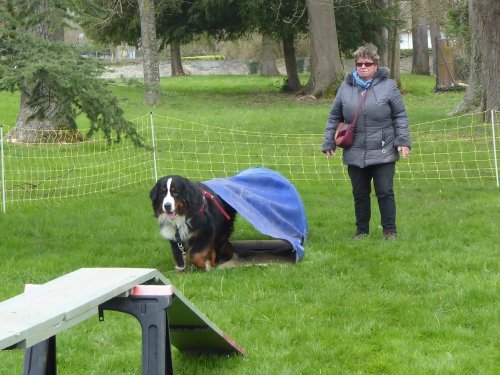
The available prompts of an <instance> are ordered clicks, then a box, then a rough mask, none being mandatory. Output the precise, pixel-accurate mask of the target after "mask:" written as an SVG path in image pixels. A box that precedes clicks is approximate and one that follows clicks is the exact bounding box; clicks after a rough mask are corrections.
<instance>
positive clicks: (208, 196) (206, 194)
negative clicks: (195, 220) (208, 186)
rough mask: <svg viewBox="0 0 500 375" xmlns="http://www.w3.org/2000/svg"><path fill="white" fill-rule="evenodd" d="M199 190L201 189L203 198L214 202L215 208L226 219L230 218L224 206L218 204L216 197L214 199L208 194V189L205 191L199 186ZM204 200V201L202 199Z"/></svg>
mask: <svg viewBox="0 0 500 375" xmlns="http://www.w3.org/2000/svg"><path fill="white" fill-rule="evenodd" d="M200 191H201V194H203V198H208V199H210V200H211V201H212V202H214V204H215V206H216V207H217V209H218V210H219V211H220V213H221V214H222V215H223V216H224V217H225V218H226V219H227V220H231V216H229V215H228V213H227V212H226V211H225V210H224V207H222V206H221V205H220V203H219V202H218V201H217V199H215V197H214V196H213V195H212V194H210V193H209V192H208V191H206V190H205V189H203V188H200ZM204 202H206V201H205V200H204ZM204 206H205V205H203V206H202V208H203V207H204Z"/></svg>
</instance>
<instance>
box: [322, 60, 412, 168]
mask: <svg viewBox="0 0 500 375" xmlns="http://www.w3.org/2000/svg"><path fill="white" fill-rule="evenodd" d="M363 91H364V90H363V89H362V88H360V87H359V86H357V85H356V84H355V83H354V78H353V75H352V73H348V74H347V75H346V77H345V80H344V82H343V83H342V85H341V86H340V88H339V91H338V92H337V96H336V97H335V100H334V101H333V106H332V110H331V111H330V116H329V117H328V122H327V124H326V128H325V138H324V142H323V145H322V151H323V152H326V151H328V150H335V148H336V147H335V143H334V140H333V137H334V135H335V130H336V129H337V125H338V123H339V121H341V120H342V119H343V120H344V121H345V122H346V123H350V122H352V121H353V119H354V115H355V114H356V110H357V108H358V103H359V100H360V99H361V95H362V92H363ZM366 95H367V97H366V99H365V103H364V104H363V107H362V109H361V111H360V113H359V116H358V120H357V122H356V127H355V130H354V142H353V145H352V146H351V147H350V148H348V149H344V151H343V153H342V159H343V161H344V164H346V165H354V166H357V167H360V168H363V167H367V166H369V165H373V164H383V163H388V162H393V161H397V160H398V159H399V153H398V151H397V147H399V146H406V147H409V148H411V141H410V131H409V127H408V118H407V117H406V110H405V107H404V104H403V99H402V97H401V93H400V92H399V90H398V88H397V86H396V82H395V81H394V80H392V79H389V69H387V68H384V67H381V68H379V69H378V70H377V72H376V73H375V74H374V76H373V81H372V84H371V85H370V88H369V89H368V90H367V91H366Z"/></svg>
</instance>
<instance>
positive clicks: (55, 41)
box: [0, 0, 140, 144]
mask: <svg viewBox="0 0 500 375" xmlns="http://www.w3.org/2000/svg"><path fill="white" fill-rule="evenodd" d="M98 12H99V8H97V7H94V4H93V3H92V2H89V1H84V0H81V1H80V0H2V1H0V91H11V92H15V91H19V92H20V95H21V105H20V110H19V116H18V118H17V120H16V124H15V126H14V127H13V128H12V129H11V131H10V132H9V134H8V136H7V138H8V139H10V140H12V141H17V142H39V141H48V140H50V139H51V138H47V137H46V136H45V135H46V134H47V130H69V131H72V134H73V135H71V136H69V139H68V138H67V139H62V140H63V141H68V140H72V141H77V140H79V139H81V137H80V136H79V133H78V130H77V122H76V118H77V117H78V116H79V115H80V114H84V115H85V116H86V117H87V118H88V119H89V120H90V130H89V132H88V135H89V136H91V135H93V134H94V133H96V132H99V131H100V132H102V133H103V134H104V137H105V138H106V139H108V140H109V141H111V140H112V138H113V137H114V136H116V138H117V139H118V140H119V139H120V138H121V137H122V135H125V136H127V137H130V138H131V139H132V140H133V141H134V142H135V143H136V144H139V143H140V137H139V136H138V134H137V132H136V131H135V129H134V127H133V125H132V124H131V123H130V122H129V121H127V120H126V119H125V118H124V117H123V111H122V109H121V108H120V106H119V104H118V101H117V100H116V98H115V97H113V96H112V95H111V94H110V92H109V91H108V90H107V88H106V85H105V81H104V80H102V79H99V76H100V74H101V73H102V71H103V66H102V65H100V64H99V63H98V62H97V61H95V60H93V59H87V58H84V57H82V56H81V55H80V52H79V51H78V50H77V49H76V48H75V47H73V46H69V45H66V44H64V28H65V27H70V23H71V22H76V21H78V17H80V16H83V15H86V16H88V15H97V14H98Z"/></svg>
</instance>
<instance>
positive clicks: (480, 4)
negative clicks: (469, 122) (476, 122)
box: [472, 0, 500, 110]
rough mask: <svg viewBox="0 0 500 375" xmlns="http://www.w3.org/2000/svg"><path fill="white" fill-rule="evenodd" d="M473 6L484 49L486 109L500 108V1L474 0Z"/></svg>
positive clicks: (484, 106)
mask: <svg viewBox="0 0 500 375" xmlns="http://www.w3.org/2000/svg"><path fill="white" fill-rule="evenodd" d="M472 4H473V5H472V6H473V7H474V8H475V12H474V13H476V14H478V17H477V18H478V20H477V21H478V22H477V28H478V30H477V32H476V33H474V32H473V34H472V35H473V37H474V34H477V35H476V36H477V38H478V39H479V43H480V46H481V51H482V56H483V58H482V68H481V72H482V82H483V84H484V94H485V95H484V98H485V100H484V103H483V105H482V107H483V108H484V109H485V110H489V109H494V110H499V109H500V68H499V65H498V64H499V62H500V31H499V28H498V20H499V19H500V2H499V1H488V0H474V1H472Z"/></svg>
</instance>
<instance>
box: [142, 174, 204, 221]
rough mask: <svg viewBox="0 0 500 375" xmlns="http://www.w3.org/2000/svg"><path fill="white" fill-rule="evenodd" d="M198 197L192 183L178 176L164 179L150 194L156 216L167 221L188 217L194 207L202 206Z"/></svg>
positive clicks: (160, 180) (159, 181)
mask: <svg viewBox="0 0 500 375" xmlns="http://www.w3.org/2000/svg"><path fill="white" fill-rule="evenodd" d="M198 195H199V193H198V194H197V192H196V188H195V186H194V185H193V183H191V181H189V180H188V179H187V178H185V177H182V176H177V175H172V176H165V177H162V178H161V179H159V180H158V182H157V183H156V185H155V186H154V187H153V189H151V191H150V193H149V197H150V198H151V203H152V204H153V211H154V214H155V216H156V217H159V216H160V215H164V216H165V217H166V218H167V219H173V218H175V217H178V216H187V215H188V212H189V210H190V209H192V207H196V205H197V204H198V205H199V204H201V203H199V202H197V201H198V200H199V198H198Z"/></svg>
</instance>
